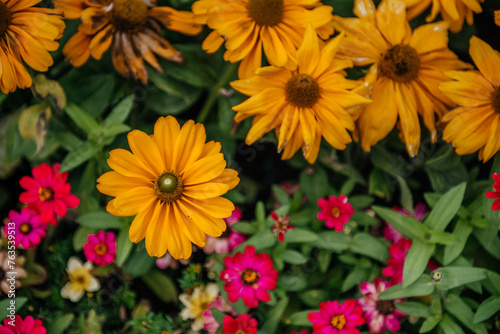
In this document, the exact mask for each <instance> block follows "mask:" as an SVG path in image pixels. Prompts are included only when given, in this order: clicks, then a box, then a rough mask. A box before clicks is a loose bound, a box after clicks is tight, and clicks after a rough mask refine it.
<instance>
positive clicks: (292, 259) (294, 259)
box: [280, 249, 307, 265]
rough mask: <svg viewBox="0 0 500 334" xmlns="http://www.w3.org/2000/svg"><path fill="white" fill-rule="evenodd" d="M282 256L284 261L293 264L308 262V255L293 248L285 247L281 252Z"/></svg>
mask: <svg viewBox="0 0 500 334" xmlns="http://www.w3.org/2000/svg"><path fill="white" fill-rule="evenodd" d="M280 257H281V258H282V259H283V261H285V262H287V263H291V264H297V265H300V264H304V263H306V262H307V257H305V256H304V255H303V254H302V253H299V252H297V251H295V250H292V249H285V250H284V251H283V253H281V254H280Z"/></svg>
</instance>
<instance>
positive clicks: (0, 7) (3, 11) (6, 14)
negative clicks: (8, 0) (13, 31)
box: [0, 1, 11, 36]
mask: <svg viewBox="0 0 500 334" xmlns="http://www.w3.org/2000/svg"><path fill="white" fill-rule="evenodd" d="M10 19H11V14H10V10H9V8H8V7H7V5H6V4H5V3H3V2H2V1H0V36H3V34H5V32H6V31H7V29H8V28H9V25H10Z"/></svg>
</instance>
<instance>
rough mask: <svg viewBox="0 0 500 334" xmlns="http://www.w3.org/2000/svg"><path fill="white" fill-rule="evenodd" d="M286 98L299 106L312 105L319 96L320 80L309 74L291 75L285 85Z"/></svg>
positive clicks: (306, 106) (307, 106)
mask: <svg viewBox="0 0 500 334" xmlns="http://www.w3.org/2000/svg"><path fill="white" fill-rule="evenodd" d="M285 93H286V99H287V101H288V102H290V103H291V104H294V105H296V106H297V107H299V108H310V107H312V106H313V105H314V104H315V103H316V101H317V100H318V98H319V95H320V94H319V85H318V82H317V81H316V80H315V79H314V78H313V77H311V76H310V75H308V74H297V75H294V76H293V77H291V78H290V79H289V80H288V82H287V83H286V87H285Z"/></svg>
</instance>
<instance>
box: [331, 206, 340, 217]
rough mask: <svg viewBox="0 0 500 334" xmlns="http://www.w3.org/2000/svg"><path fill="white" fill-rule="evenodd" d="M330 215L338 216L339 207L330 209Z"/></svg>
mask: <svg viewBox="0 0 500 334" xmlns="http://www.w3.org/2000/svg"><path fill="white" fill-rule="evenodd" d="M332 216H334V217H335V218H338V217H339V216H340V210H339V208H333V209H332Z"/></svg>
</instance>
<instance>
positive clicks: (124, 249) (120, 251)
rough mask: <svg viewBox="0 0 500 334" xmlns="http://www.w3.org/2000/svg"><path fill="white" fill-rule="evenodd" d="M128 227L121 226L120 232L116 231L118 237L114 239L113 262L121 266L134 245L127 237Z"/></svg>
mask: <svg viewBox="0 0 500 334" xmlns="http://www.w3.org/2000/svg"><path fill="white" fill-rule="evenodd" d="M128 230H129V227H128V226H125V227H123V228H122V229H121V230H120V232H118V238H117V239H116V260H115V264H116V265H117V266H118V267H121V266H122V265H123V264H124V263H125V261H126V260H127V258H128V256H129V254H130V251H131V250H132V248H133V247H134V243H133V242H132V241H130V239H129V237H128Z"/></svg>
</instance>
